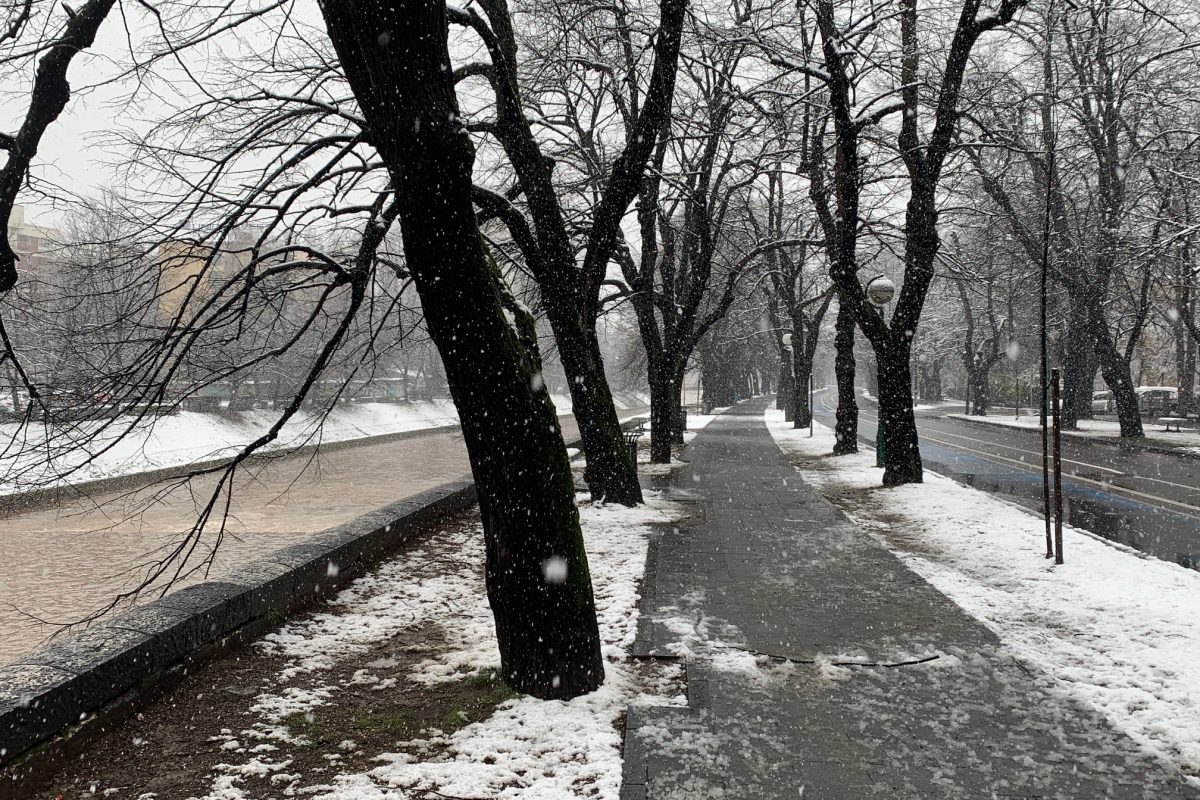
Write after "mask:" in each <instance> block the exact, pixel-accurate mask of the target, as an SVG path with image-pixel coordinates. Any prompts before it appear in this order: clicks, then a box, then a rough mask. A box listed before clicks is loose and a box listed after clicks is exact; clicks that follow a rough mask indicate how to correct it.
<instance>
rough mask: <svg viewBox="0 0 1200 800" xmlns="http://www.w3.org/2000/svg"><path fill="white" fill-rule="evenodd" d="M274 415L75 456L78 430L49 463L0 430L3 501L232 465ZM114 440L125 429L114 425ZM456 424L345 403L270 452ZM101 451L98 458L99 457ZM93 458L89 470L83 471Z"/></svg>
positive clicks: (633, 403) (399, 406)
mask: <svg viewBox="0 0 1200 800" xmlns="http://www.w3.org/2000/svg"><path fill="white" fill-rule="evenodd" d="M614 399H615V400H616V401H617V406H618V411H620V410H622V409H626V408H634V407H640V406H643V405H645V403H646V398H645V396H644V395H639V394H636V393H623V394H619V395H618V396H616V397H615V398H614ZM554 405H555V407H556V408H557V409H558V411H559V413H560V414H567V413H570V411H571V398H570V396H567V395H561V396H560V395H555V396H554ZM275 419H276V416H275V412H272V411H267V410H258V411H245V412H236V413H230V412H224V413H200V412H193V411H180V412H178V413H175V414H169V415H166V416H162V417H158V418H154V419H148V420H146V421H145V422H144V423H142V424H140V425H138V426H137V427H136V429H134V430H132V431H130V432H129V433H128V434H127V435H124V437H123V438H122V439H121V440H120V441H113V438H114V437H111V436H110V437H101V441H100V442H91V443H88V444H87V445H86V447H80V448H79V449H74V448H67V447H64V446H65V445H67V444H68V443H69V442H70V441H72V440H75V441H80V442H82V441H83V440H85V439H86V434H87V431H86V430H85V429H83V428H82V427H80V428H78V429H77V430H74V432H72V430H71V429H69V428H68V429H57V430H51V431H50V435H51V436H54V437H58V438H56V440H55V448H56V450H58V451H65V450H68V449H69V450H70V452H62V454H61V455H60V456H58V457H56V458H55V459H53V461H51V462H50V463H47V462H46V458H45V456H46V445H45V438H46V435H47V433H46V431H45V430H44V429H43V428H42V427H41V426H40V425H34V426H30V427H29V428H26V429H23V430H22V429H20V428H19V427H18V426H17V425H16V424H8V425H0V441H2V442H4V443H5V444H6V445H7V444H8V443H10V442H11V443H12V444H11V445H9V446H7V447H5V448H3V452H2V453H0V495H3V494H12V493H14V492H20V491H24V490H28V489H32V488H43V487H46V486H53V485H56V484H61V483H80V482H83V481H91V480H97V479H102V478H112V477H117V476H121V475H132V474H136V473H139V472H147V471H151V470H156V469H162V468H166V467H177V466H182V465H185V464H192V463H195V462H197V461H205V460H209V459H216V458H222V457H229V456H231V455H233V454H234V453H236V452H237V451H238V450H239V449H240V448H242V447H244V446H245V445H246V444H248V443H249V442H251V441H253V440H254V439H255V438H257V437H258V436H260V435H262V434H263V433H264V432H265V431H267V430H268V429H269V428H270V426H271V424H272V423H273V422H274V421H275ZM116 423H117V424H116V425H114V426H113V427H112V430H113V431H114V432H116V431H122V432H123V431H124V429H125V428H126V427H128V423H126V424H125V425H122V424H120V423H121V421H120V420H117V421H116ZM457 424H458V414H457V412H456V411H455V408H454V403H453V402H451V401H450V400H426V401H413V402H401V403H350V404H345V405H339V406H337V407H336V408H335V409H334V410H333V412H332V413H330V414H329V415H328V416H326V417H324V418H323V419H322V416H321V415H319V414H316V413H314V412H311V411H301V412H300V413H298V414H297V415H296V416H295V417H294V418H293V419H292V420H291V421H290V422H289V423H288V425H287V426H286V427H285V428H284V429H283V431H282V432H281V434H280V436H279V438H278V439H277V440H276V441H275V442H273V443H272V444H271V445H269V446H268V447H266V448H264V449H265V450H267V451H272V450H285V449H288V448H293V447H299V446H303V445H306V444H315V443H318V442H326V443H327V442H340V441H348V440H351V439H361V438H366V437H371V436H381V435H384V434H390V433H402V432H405V431H414V430H424V429H430V428H438V427H444V426H448V425H457ZM101 451H102V452H101ZM89 453H95V454H96V455H95V457H94V459H92V460H91V462H90V463H86V464H85V463H84V462H85V461H87V459H88V454H89Z"/></svg>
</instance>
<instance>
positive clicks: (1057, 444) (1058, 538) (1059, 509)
mask: <svg viewBox="0 0 1200 800" xmlns="http://www.w3.org/2000/svg"><path fill="white" fill-rule="evenodd" d="M1051 375H1052V377H1051V379H1050V385H1051V386H1052V387H1053V393H1054V563H1055V564H1061V563H1063V533H1062V528H1063V498H1062V413H1061V407H1060V403H1059V396H1058V395H1059V392H1058V385H1059V374H1058V370H1057V369H1054V370H1052V371H1051Z"/></svg>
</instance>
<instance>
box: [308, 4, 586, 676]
mask: <svg viewBox="0 0 1200 800" xmlns="http://www.w3.org/2000/svg"><path fill="white" fill-rule="evenodd" d="M321 12H322V15H323V16H324V18H325V22H326V27H327V29H328V31H329V36H330V39H331V40H332V42H333V45H334V48H335V49H336V51H337V54H338V57H339V59H340V61H341V64H342V67H343V69H344V71H345V74H346V77H347V80H348V81H349V83H350V86H351V89H352V90H353V91H354V94H355V97H356V98H357V99H358V101H359V105H360V108H361V112H362V114H363V116H364V118H365V120H366V127H367V129H368V133H369V139H370V141H371V143H372V144H373V145H374V146H375V148H376V149H377V150H378V152H379V155H380V157H381V158H382V160H383V162H384V163H385V164H386V166H387V168H388V171H389V174H390V176H391V179H392V185H393V188H394V190H395V197H396V200H395V201H396V203H397V204H398V207H399V220H400V228H401V233H402V234H403V239H404V248H405V257H406V261H407V263H408V266H409V268H410V269H411V270H412V274H413V278H414V282H415V284H416V289H417V293H418V295H419V297H420V300H421V306H422V309H423V311H424V314H425V321H426V324H427V326H428V329H429V333H430V337H431V338H432V339H433V341H434V344H435V345H436V346H437V348H438V351H439V352H440V353H441V356H442V361H443V364H444V367H445V371H446V376H447V380H448V383H449V388H450V393H451V396H452V397H453V398H454V402H455V405H456V406H457V408H458V412H459V418H460V419H461V420H462V430H463V438H464V440H465V441H466V445H467V452H468V455H469V456H470V461H471V471H472V474H473V475H474V478H475V485H476V489H477V491H478V495H479V509H480V515H481V517H482V520H483V528H484V538H485V541H486V551H487V563H486V570H485V574H486V583H487V592H488V600H489V602H490V603H491V607H492V613H493V616H494V618H495V622H496V636H497V640H498V644H499V650H500V661H501V671H502V672H501V674H502V677H503V679H504V681H505V682H506V683H507V684H508V685H509V686H511V687H512V688H513V689H516V690H517V691H521V692H527V693H529V694H533V695H535V696H538V697H544V698H568V697H574V696H576V695H579V694H582V693H585V692H588V691H591V690H593V689H595V688H596V687H597V686H599V685H600V684H601V683H602V682H603V680H604V665H603V660H602V657H601V652H600V637H599V631H598V627H597V623H596V610H595V603H594V600H593V596H592V587H591V578H590V575H589V572H588V564H587V556H586V553H585V551H584V547H583V537H582V535H581V533H580V529H579V516H578V512H577V510H576V508H575V503H574V485H573V481H572V478H571V468H570V462H569V461H568V459H567V452H566V447H565V446H564V445H563V440H562V434H561V432H560V430H559V427H558V418H557V416H556V414H555V410H554V406H553V403H551V401H550V397H549V395H548V394H547V393H546V392H545V391H543V390H542V389H541V388H540V387H537V386H536V382H535V380H534V378H535V375H537V374H538V373H539V372H540V370H541V364H540V360H539V357H538V353H537V349H536V338H535V337H534V335H533V329H532V325H533V323H532V319H531V318H529V316H528V315H523V316H522V318H520V326H519V328H517V327H515V326H514V325H512V324H510V323H509V321H508V319H507V318H506V317H505V314H504V311H505V309H504V299H505V298H504V296H503V292H504V291H505V289H504V287H503V285H502V283H501V281H502V278H501V276H500V275H499V271H498V270H497V269H496V267H495V265H494V264H493V263H491V262H490V260H489V259H488V258H487V254H486V250H485V249H484V245H483V242H482V240H481V238H480V235H479V230H478V226H477V222H476V217H475V210H474V206H473V203H472V199H471V168H472V164H473V162H474V157H475V156H474V149H473V147H472V146H471V142H470V139H469V138H468V136H467V133H466V131H465V130H464V129H463V127H462V125H461V122H460V120H461V119H462V117H461V114H460V112H459V109H458V105H457V100H456V98H455V95H454V87H453V85H452V83H451V81H452V75H451V72H450V71H449V70H447V69H446V68H445V65H447V64H449V63H450V54H449V51H448V48H447V41H446V40H447V18H446V6H445V4H444V3H443V2H441V0H394V2H390V3H389V2H384V1H383V0H336V1H335V0H322V2H321ZM381 30H383V31H388V32H389V33H390V36H387V37H384V36H380V35H379V31H381ZM510 310H511V309H510ZM548 565H550V567H551V568H548Z"/></svg>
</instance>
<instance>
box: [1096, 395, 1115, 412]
mask: <svg viewBox="0 0 1200 800" xmlns="http://www.w3.org/2000/svg"><path fill="white" fill-rule="evenodd" d="M1112 410H1113V404H1112V392H1110V391H1107V390H1105V391H1103V392H1092V413H1093V414H1111V413H1112Z"/></svg>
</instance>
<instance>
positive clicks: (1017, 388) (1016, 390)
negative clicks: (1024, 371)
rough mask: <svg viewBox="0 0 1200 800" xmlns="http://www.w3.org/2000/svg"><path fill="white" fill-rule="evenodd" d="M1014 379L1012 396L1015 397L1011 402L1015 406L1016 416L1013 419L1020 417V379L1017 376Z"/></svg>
mask: <svg viewBox="0 0 1200 800" xmlns="http://www.w3.org/2000/svg"><path fill="white" fill-rule="evenodd" d="M1016 381H1017V385H1016V386H1015V387H1014V388H1013V397H1014V398H1015V399H1014V400H1013V402H1014V403H1015V404H1016V406H1017V407H1016V414H1017V416H1016V417H1015V419H1020V418H1021V379H1020V378H1017V379H1016Z"/></svg>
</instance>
